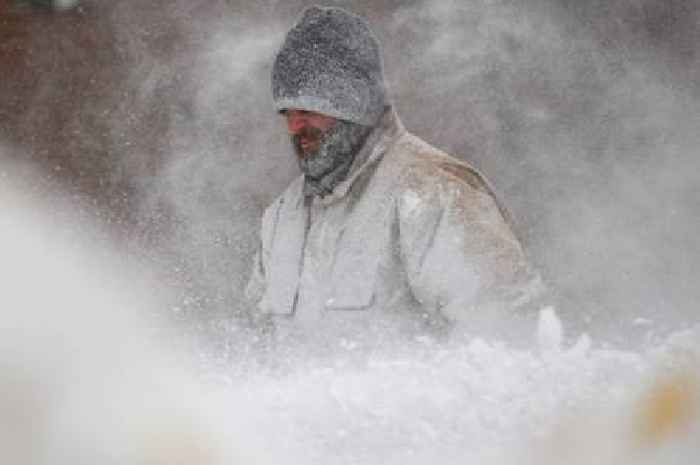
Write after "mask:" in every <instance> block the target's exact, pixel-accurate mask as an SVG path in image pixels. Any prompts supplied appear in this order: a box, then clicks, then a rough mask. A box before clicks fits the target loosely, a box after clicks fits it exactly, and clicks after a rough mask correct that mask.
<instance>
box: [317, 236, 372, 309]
mask: <svg viewBox="0 0 700 465" xmlns="http://www.w3.org/2000/svg"><path fill="white" fill-rule="evenodd" d="M378 263H379V254H378V251H377V250H376V247H373V246H372V245H370V244H367V241H348V240H343V241H341V244H340V248H339V253H338V254H337V256H336V260H335V263H334V264H333V268H332V270H333V271H332V273H331V280H330V292H329V296H328V299H327V300H326V302H325V307H326V309H327V310H354V311H357V310H368V309H369V308H370V307H372V306H373V305H374V303H375V289H376V285H377V283H376V280H377V268H378Z"/></svg>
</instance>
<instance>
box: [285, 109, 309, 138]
mask: <svg viewBox="0 0 700 465" xmlns="http://www.w3.org/2000/svg"><path fill="white" fill-rule="evenodd" d="M286 116H287V131H289V133H290V134H298V133H299V131H301V130H302V128H304V127H305V126H306V124H307V121H306V118H305V117H304V115H301V114H299V113H298V112H296V111H287V113H286Z"/></svg>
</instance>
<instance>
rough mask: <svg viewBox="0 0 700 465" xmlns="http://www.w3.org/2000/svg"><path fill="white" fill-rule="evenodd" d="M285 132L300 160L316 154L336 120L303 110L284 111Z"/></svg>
mask: <svg viewBox="0 0 700 465" xmlns="http://www.w3.org/2000/svg"><path fill="white" fill-rule="evenodd" d="M283 114H284V116H285V118H286V119H287V131H288V132H289V135H290V136H291V138H292V143H293V144H294V148H295V150H296V153H297V156H298V157H299V158H300V159H303V158H306V157H307V156H309V155H313V154H314V153H316V152H317V151H318V150H319V148H320V147H321V142H322V141H323V137H324V136H325V135H326V133H327V132H328V131H329V130H330V129H331V128H333V126H335V124H336V122H337V121H338V120H336V119H335V118H333V117H331V116H326V115H323V114H321V113H315V112H313V111H305V110H291V109H290V110H286V111H285V112H284V113H283Z"/></svg>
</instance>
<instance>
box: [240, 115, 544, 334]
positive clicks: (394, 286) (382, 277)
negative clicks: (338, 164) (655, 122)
mask: <svg viewBox="0 0 700 465" xmlns="http://www.w3.org/2000/svg"><path fill="white" fill-rule="evenodd" d="M303 183H304V179H303V176H300V177H299V178H297V179H296V180H295V181H294V182H292V183H291V185H290V186H289V187H288V188H287V189H286V191H285V192H284V193H283V194H282V195H281V196H280V197H279V198H277V199H276V200H275V201H274V202H273V203H272V205H270V206H269V207H268V208H267V210H266V211H265V213H264V216H263V220H262V232H261V245H260V250H259V251H258V254H257V256H256V258H255V263H254V268H253V273H252V277H251V279H250V282H249V284H248V286H247V289H246V294H247V297H248V298H249V299H250V301H251V302H253V304H254V305H255V306H256V308H257V310H258V311H259V312H260V314H261V315H268V316H271V317H272V319H273V320H275V321H277V322H282V321H287V322H288V321H293V322H294V324H295V325H302V326H307V327H309V328H316V329H317V328H320V327H323V326H325V325H328V324H331V325H332V324H337V323H339V322H355V323H357V322H362V323H363V324H365V325H366V328H375V329H377V330H379V331H380V332H381V331H384V330H385V329H386V328H391V330H392V331H393V332H395V331H399V332H409V333H410V334H415V333H416V332H424V331H426V330H429V329H430V328H443V329H444V328H446V327H447V328H449V327H454V326H456V325H460V324H462V325H463V326H465V327H467V328H469V327H471V328H477V327H483V326H484V325H489V326H492V325H497V324H499V321H500V322H502V318H503V317H504V315H505V314H507V313H510V312H511V311H513V310H514V309H517V308H520V307H522V306H523V305H526V304H527V303H528V302H530V301H531V300H532V299H533V298H534V296H535V295H536V294H538V293H539V292H540V291H541V285H540V282H539V279H538V278H537V276H536V275H535V274H534V273H533V272H532V271H531V270H530V268H529V267H528V264H527V262H526V259H525V257H524V254H523V250H522V248H521V245H520V243H519V242H518V240H517V239H516V237H515V236H514V234H513V231H512V230H511V227H510V226H509V222H508V220H507V219H506V215H505V212H504V211H503V210H502V209H501V208H500V207H499V204H498V202H497V201H496V199H495V197H494V196H493V194H492V192H491V190H490V189H489V187H488V185H487V183H486V182H485V181H484V179H483V178H482V176H481V175H480V174H479V173H478V172H477V171H476V170H475V169H473V168H472V167H470V166H469V165H467V164H465V163H463V162H461V161H458V160H456V159H455V158H452V157H450V156H449V155H447V154H445V153H443V152H441V151H440V150H438V149H436V148H433V147H431V146H430V145H428V144H427V143H426V142H424V141H422V140H421V139H419V138H417V137H416V136H414V135H412V134H410V133H408V132H407V131H406V130H405V129H404V128H403V126H402V124H401V123H400V121H399V119H398V117H397V116H396V114H395V113H394V111H393V110H391V109H388V110H387V111H386V113H385V114H384V116H383V117H382V118H381V119H380V122H379V124H378V125H377V126H376V128H375V129H374V130H373V132H372V133H371V134H370V136H369V138H368V140H367V142H366V143H365V145H364V147H363V149H362V150H361V151H360V153H359V154H358V155H357V157H356V159H355V162H354V164H353V166H352V168H351V171H350V175H349V176H348V177H347V178H346V179H345V180H344V181H342V182H341V183H340V184H339V185H338V186H337V187H336V188H335V190H334V191H333V193H332V194H330V195H328V196H325V197H309V198H305V197H304V195H303ZM283 324H286V323H283ZM366 328H365V329H366Z"/></svg>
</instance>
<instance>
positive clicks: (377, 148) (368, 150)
mask: <svg viewBox="0 0 700 465" xmlns="http://www.w3.org/2000/svg"><path fill="white" fill-rule="evenodd" d="M404 132H406V129H405V128H404V126H403V124H402V123H401V120H400V119H399V117H398V115H397V114H396V111H394V109H393V107H387V109H386V111H385V112H384V114H383V115H382V116H381V117H380V119H379V122H378V123H377V126H376V127H375V128H374V129H373V130H372V132H370V134H369V136H367V140H366V141H365V144H364V145H363V146H362V148H361V149H360V151H359V152H358V154H357V156H356V157H355V161H354V162H353V164H352V166H351V167H350V172H349V174H348V176H347V178H345V179H344V180H343V181H341V182H339V183H338V185H337V186H335V189H333V192H331V193H330V194H328V195H326V196H324V197H314V202H318V203H320V204H321V205H328V204H331V203H333V202H335V201H338V200H340V199H342V198H343V197H345V196H346V195H347V193H348V192H349V191H350V188H351V187H352V185H353V184H354V183H355V181H356V180H357V178H358V177H359V176H360V175H361V174H362V173H363V172H364V171H366V170H367V168H368V167H370V166H371V165H373V164H374V163H376V162H378V161H379V160H380V159H381V158H382V157H383V156H384V154H385V153H386V151H387V150H388V149H389V148H390V147H391V146H392V145H393V144H394V142H396V140H398V139H399V137H401V135H403V133H404Z"/></svg>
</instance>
